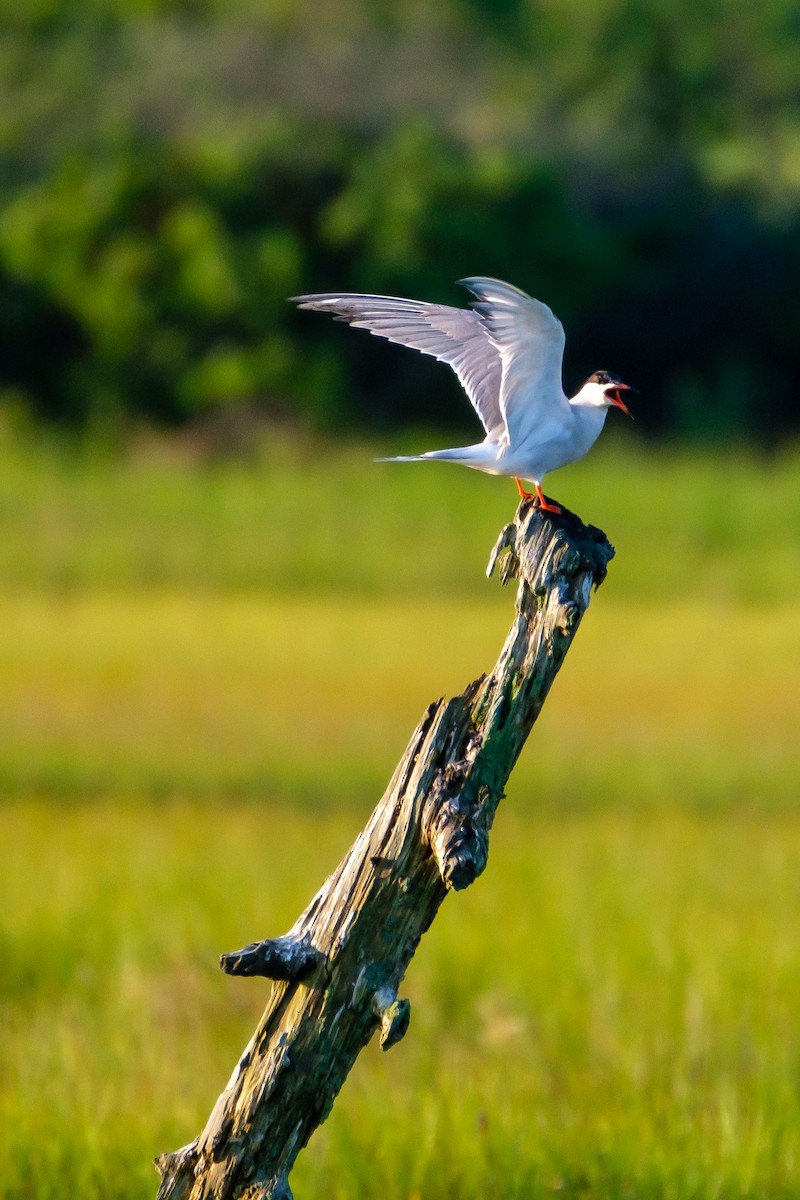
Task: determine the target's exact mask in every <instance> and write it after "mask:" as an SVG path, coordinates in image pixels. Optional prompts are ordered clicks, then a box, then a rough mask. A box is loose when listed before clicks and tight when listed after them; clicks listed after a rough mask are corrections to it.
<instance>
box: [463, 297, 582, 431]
mask: <svg viewBox="0 0 800 1200" xmlns="http://www.w3.org/2000/svg"><path fill="white" fill-rule="evenodd" d="M459 282H460V283H461V284H463V286H464V287H467V288H469V290H470V291H471V292H472V293H473V294H474V295H475V296H477V297H478V300H477V303H473V306H472V308H473V312H475V313H476V314H477V315H478V316H479V317H480V320H481V323H482V325H483V327H484V329H485V330H486V332H487V333H488V335H489V337H490V338H491V340H492V342H493V343H494V345H495V346H496V347H497V351H498V353H499V355H500V359H501V361H502V367H503V374H502V383H501V387H500V411H501V413H502V416H503V420H504V422H505V425H506V429H507V431H508V437H509V441H510V442H511V443H512V444H517V445H519V444H521V443H522V442H523V441H524V440H525V438H526V437H527V436H528V434H529V433H530V432H531V431H532V430H533V429H536V433H537V437H539V438H541V437H542V435H544V434H546V432H547V429H548V427H553V428H554V430H556V431H558V430H560V429H562V428H563V424H564V420H565V417H566V419H568V420H569V418H570V413H571V410H570V407H569V402H568V400H567V398H566V396H565V395H564V392H563V390H562V384H561V367H562V361H563V358H564V340H565V339H564V330H563V327H562V325H561V322H560V321H559V320H558V318H557V317H556V316H555V315H554V314H553V313H552V312H551V310H550V309H549V308H548V307H547V305H546V304H542V302H541V301H540V300H534V299H533V297H532V296H528V295H526V293H525V292H522V291H520V290H519V289H518V288H515V287H512V286H511V285H510V284H508V283H502V282H501V281H500V280H499V279H488V278H485V277H483V276H475V277H473V278H470V279H462V280H460V281H459Z"/></svg>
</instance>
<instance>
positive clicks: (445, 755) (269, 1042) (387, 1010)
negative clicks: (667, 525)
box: [156, 502, 614, 1200]
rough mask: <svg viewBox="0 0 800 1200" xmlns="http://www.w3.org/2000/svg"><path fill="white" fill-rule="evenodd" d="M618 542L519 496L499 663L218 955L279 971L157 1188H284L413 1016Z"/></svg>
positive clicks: (224, 1195) (418, 735) (199, 1197)
mask: <svg viewBox="0 0 800 1200" xmlns="http://www.w3.org/2000/svg"><path fill="white" fill-rule="evenodd" d="M613 553H614V551H613V549H612V548H611V546H610V545H609V543H608V541H607V540H606V537H605V535H604V534H603V533H602V532H601V531H600V530H598V529H595V528H593V527H591V526H585V525H583V524H582V523H581V522H580V520H579V519H578V518H577V517H575V516H574V515H573V514H571V513H568V512H566V511H565V512H564V514H563V515H562V516H553V515H551V514H549V513H541V512H539V511H538V509H536V508H535V507H534V506H533V505H532V504H531V503H530V502H523V504H522V505H521V506H520V508H519V511H518V513H517V516H516V518H515V520H514V522H513V523H511V524H509V525H507V526H506V527H505V529H504V530H503V531H502V533H501V534H500V537H499V539H498V541H497V545H496V546H495V548H494V550H493V552H492V557H491V560H490V562H489V568H488V574H491V573H492V571H493V570H494V568H495V566H496V565H497V564H498V563H499V564H500V574H501V578H502V580H503V583H507V582H508V581H509V580H510V579H511V578H517V579H519V587H518V591H517V601H516V608H515V615H514V621H513V623H512V626H511V629H510V631H509V634H508V637H507V639H506V642H505V645H504V646H503V649H502V651H501V653H500V657H499V659H498V661H497V664H496V666H495V668H494V670H493V671H492V673H491V674H490V675H488V676H482V677H481V678H480V679H478V680H476V681H475V682H474V683H472V684H470V685H469V686H468V687H467V688H466V690H465V691H464V692H463V693H462V695H460V696H456V697H454V698H453V699H451V700H446V701H445V700H439V701H436V702H435V703H433V704H431V705H430V707H429V708H428V710H427V711H426V713H425V714H424V716H423V718H422V720H421V722H420V724H419V726H418V727H417V729H416V731H415V732H414V735H413V736H412V738H411V741H410V743H409V745H408V748H407V750H406V752H405V754H404V755H403V757H402V759H401V761H400V763H399V764H398V766H397V768H396V770H395V773H394V776H393V778H392V780H391V782H390V784H389V787H388V788H387V791H386V793H385V795H384V797H383V799H382V800H381V801H380V802H379V804H378V806H377V808H376V809H375V811H374V812H373V814H372V816H371V817H370V820H369V822H368V824H367V826H366V828H365V829H364V830H363V831H362V832H361V833H360V834H359V836H358V837H357V838H356V840H355V842H354V844H353V846H352V847H351V848H350V850H349V851H348V853H347V854H346V855H345V857H344V858H343V860H342V862H341V863H340V864H339V866H338V868H337V869H336V871H334V873H333V874H332V875H331V876H330V877H329V878H328V879H327V880H326V881H325V883H324V884H323V885H322V888H321V889H320V891H319V892H318V893H317V895H316V896H315V897H314V899H313V900H312V901H311V903H310V904H309V906H308V908H307V909H306V911H305V912H304V913H303V914H302V915H301V916H300V917H299V918H298V920H297V922H296V923H295V925H294V927H293V928H292V929H291V930H290V931H289V933H287V934H285V935H284V936H283V937H278V938H270V939H266V940H265V941H262V942H253V943H251V944H250V945H248V946H246V947H244V949H242V950H239V951H237V952H235V953H232V954H226V955H223V956H222V960H221V965H222V967H223V969H224V970H226V971H227V972H228V973H229V974H233V975H262V976H264V977H266V978H268V979H272V980H273V981H274V986H273V989H272V994H271V996H270V999H269V1003H268V1004H267V1008H266V1011H265V1013H264V1015H263V1017H262V1019H261V1022H260V1024H259V1026H258V1029H257V1030H256V1032H255V1034H254V1035H253V1037H252V1039H251V1041H250V1043H249V1045H248V1046H247V1048H246V1049H245V1051H244V1053H243V1055H242V1057H241V1059H240V1060H239V1063H238V1064H237V1066H236V1068H235V1069H234V1072H233V1075H232V1076H231V1079H230V1081H229V1083H228V1085H227V1087H226V1088H225V1090H224V1091H223V1093H222V1095H221V1096H220V1097H219V1099H218V1100H217V1103H216V1105H215V1106H214V1109H213V1111H212V1113H211V1116H210V1117H209V1119H208V1122H207V1123H206V1127H205V1129H204V1130H203V1131H202V1133H201V1134H200V1135H199V1136H198V1137H197V1138H196V1139H195V1140H194V1141H193V1142H191V1143H190V1144H189V1145H188V1146H185V1147H184V1148H183V1149H182V1150H178V1151H176V1152H174V1153H172V1154H163V1155H161V1156H160V1158H158V1159H157V1160H156V1166H157V1167H158V1169H159V1170H160V1172H161V1174H162V1179H161V1186H160V1188H159V1191H158V1200H184V1198H186V1200H211V1198H212V1197H213V1198H214V1200H291V1191H290V1189H289V1184H288V1175H289V1172H290V1170H291V1168H292V1166H293V1164H294V1161H295V1158H296V1157H297V1154H298V1153H299V1151H300V1150H301V1149H302V1148H303V1146H305V1144H306V1142H307V1141H308V1139H309V1138H310V1136H311V1134H312V1133H313V1131H314V1130H315V1129H316V1128H317V1126H318V1125H319V1124H321V1123H322V1121H324V1120H325V1118H326V1117H327V1115H328V1113H329V1112H330V1110H331V1108H332V1106H333V1102H334V1099H335V1097H336V1095H337V1094H338V1092H339V1089H340V1088H341V1086H342V1084H343V1083H344V1081H345V1079H346V1078H347V1075H348V1073H349V1072H350V1069H351V1067H352V1066H353V1064H354V1062H355V1060H356V1058H357V1056H358V1054H359V1052H360V1051H361V1049H362V1048H363V1047H364V1045H365V1044H366V1043H367V1042H368V1041H369V1039H370V1037H371V1036H372V1035H373V1033H375V1032H376V1031H379V1033H380V1044H381V1046H382V1047H383V1048H384V1049H385V1050H387V1049H389V1047H390V1046H393V1045H394V1044H395V1043H396V1042H398V1041H399V1040H400V1039H401V1038H402V1037H403V1036H404V1034H405V1032H406V1029H407V1028H408V1023H409V1016H410V1006H409V1003H408V1001H407V1000H403V999H398V996H397V989H398V987H399V985H400V982H401V980H402V978H403V976H404V974H405V971H406V968H407V967H408V964H409V962H410V961H411V958H412V956H413V954H414V951H415V950H416V948H417V945H418V943H419V941H420V938H421V937H422V935H423V934H424V933H425V931H426V929H427V928H428V927H429V925H430V924H431V922H432V921H433V918H434V917H435V915H436V912H437V910H438V908H439V905H440V904H441V903H442V901H443V900H444V898H445V896H446V895H447V892H448V890H453V891H459V890H461V889H462V888H465V887H467V886H468V885H469V884H471V883H472V882H473V881H474V880H475V879H476V878H477V876H478V875H480V873H481V872H482V871H483V869H484V868H485V866H486V862H487V858H488V851H489V831H490V829H491V825H492V821H493V819H494V814H495V811H496V809H497V805H498V804H499V802H500V800H501V799H502V797H503V789H504V787H505V784H506V781H507V779H508V776H509V774H510V772H511V769H512V767H513V766H514V763H515V762H516V760H517V758H518V756H519V753H520V751H521V749H522V746H523V745H524V743H525V739H526V738H527V736H528V733H529V732H530V729H531V726H532V725H533V722H534V721H535V720H536V717H537V716H538V714H539V712H540V710H541V707H542V705H543V703H544V700H545V698H546V696H547V693H548V691H549V689H550V685H551V684H552V682H553V679H554V678H555V676H556V674H557V672H558V669H559V667H560V666H561V663H562V661H563V659H564V655H565V654H566V652H567V649H568V648H569V646H570V643H571V641H572V638H573V637H574V635H575V632H576V630H577V628H578V625H579V623H580V620H581V618H582V616H583V614H584V612H585V611H586V608H587V606H588V604H589V599H590V595H591V590H592V587H593V586H597V585H598V584H599V583H601V582H602V580H603V579H604V577H605V573H606V567H607V564H608V562H609V560H610V559H611V557H612V555H613Z"/></svg>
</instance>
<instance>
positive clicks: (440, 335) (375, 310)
mask: <svg viewBox="0 0 800 1200" xmlns="http://www.w3.org/2000/svg"><path fill="white" fill-rule="evenodd" d="M474 282H476V281H475V280H472V281H470V286H471V284H472V283H474ZM511 290H513V289H511ZM519 294H520V295H521V294H522V293H519ZM292 300H293V301H294V302H295V303H296V304H297V305H299V307H300V308H310V309H316V310H317V311H319V312H327V313H330V314H331V315H332V316H333V318H334V320H336V321H347V322H348V323H349V324H350V325H353V326H355V328H356V329H368V330H369V331H370V332H371V333H374V334H375V336H376V337H381V338H386V340H387V341H389V342H397V343H399V344H400V345H401V346H410V347H411V349H412V350H419V351H421V353H422V354H429V355H431V357H433V358H437V359H438V360H439V362H444V363H448V365H449V366H451V367H452V368H453V370H454V371H455V373H456V375H457V376H458V378H459V381H460V383H461V386H462V387H463V388H464V390H465V392H466V393H467V395H468V396H469V399H470V401H471V402H472V405H473V407H474V409H475V411H476V412H477V414H478V416H479V417H480V419H481V422H482V423H483V427H484V429H485V430H486V434H487V437H489V438H492V439H495V440H496V439H498V438H500V437H501V436H503V435H504V434H505V432H506V422H505V419H504V416H503V412H502V410H501V401H500V391H501V382H502V376H503V362H502V357H501V354H502V350H501V347H500V344H499V343H498V342H497V341H496V340H495V338H494V335H491V336H490V334H491V331H490V329H489V326H488V325H487V323H486V320H485V318H484V317H483V316H482V315H481V314H479V312H478V311H477V308H478V307H479V306H476V309H467V308H450V307H449V306H448V305H446V304H426V303H425V302H424V301H422V300H401V299H399V298H397V297H395V296H370V295H360V294H358V293H352V292H318V293H315V294H312V295H308V296H293V297H292ZM534 303H535V302H534ZM542 307H544V306H543V305H542ZM546 311H548V312H549V309H547V310H546ZM553 319H555V318H553Z"/></svg>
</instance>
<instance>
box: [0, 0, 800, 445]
mask: <svg viewBox="0 0 800 1200" xmlns="http://www.w3.org/2000/svg"><path fill="white" fill-rule="evenodd" d="M3 26H4V38H3V39H2V41H1V42H0V110H2V111H3V113H4V114H5V115H4V117H3V120H2V122H0V178H2V181H3V189H2V193H1V194H0V387H1V388H2V389H3V393H4V395H5V396H6V398H7V400H9V401H10V402H11V403H15V404H17V405H19V406H23V407H24V408H25V409H27V410H29V411H31V412H32V413H34V414H36V415H37V416H39V417H42V418H46V419H48V420H52V421H57V422H62V423H70V424H73V425H92V424H100V425H102V424H103V423H105V422H119V421H120V420H121V419H122V420H123V421H124V420H127V419H132V420H138V419H145V420H148V421H154V422H156V423H162V424H174V423H179V422H184V421H186V420H189V419H192V418H194V417H196V416H199V415H202V414H204V413H208V412H209V411H216V410H220V409H223V410H224V409H228V408H235V407H238V406H247V407H256V408H258V409H261V410H263V411H264V412H265V413H267V414H269V413H274V414H276V415H279V416H282V417H283V416H286V415H290V416H293V417H295V416H296V417H297V418H299V419H300V420H302V421H307V422H310V423H312V424H315V425H318V426H322V427H333V426H340V425H345V426H346V425H347V424H348V423H352V422H356V421H357V422H359V423H364V422H366V423H367V424H373V425H376V426H377V425H386V424H389V423H392V422H396V421H409V420H418V421H430V420H431V419H434V420H439V421H440V422H441V423H442V424H448V423H452V422H453V421H458V420H459V419H461V418H462V417H463V405H462V402H461V400H460V399H459V397H458V394H457V388H456V385H455V384H454V383H452V381H451V380H450V379H449V378H447V373H446V372H443V371H442V370H441V369H440V368H437V366H436V365H435V364H431V363H427V362H425V361H424V360H420V359H418V358H416V356H412V355H408V354H407V353H404V352H402V351H397V350H393V349H392V348H387V347H386V346H384V345H382V344H381V343H378V342H377V341H376V340H375V339H370V338H368V337H367V336H366V335H363V336H356V335H352V334H351V335H349V336H346V337H345V336H342V334H341V331H340V330H337V329H336V328H335V327H331V326H329V325H328V324H326V323H324V322H321V321H315V320H313V318H309V317H308V316H307V315H302V316H301V315H299V314H296V313H294V312H293V311H292V310H291V308H290V307H289V306H288V305H287V304H286V301H285V297H286V296H287V295H290V294H292V293H297V292H302V291H308V290H329V289H331V288H336V287H342V288H348V289H352V290H365V291H366V290H379V291H387V292H391V293H395V294H400V295H411V296H419V297H424V298H429V299H437V300H442V301H448V302H453V303H460V302H463V301H464V300H465V299H466V297H465V296H463V295H459V292H458V289H456V288H455V287H453V285H452V281H453V280H455V279H457V278H459V277H461V276H464V275H467V274H476V273H482V274H493V275H498V276H500V277H503V278H507V279H509V280H511V281H513V282H515V283H517V284H519V285H520V286H521V287H523V288H525V289H526V290H529V291H531V292H532V293H533V294H535V295H537V296H539V297H540V298H542V299H544V300H545V301H546V302H548V303H549V304H551V306H552V307H553V308H554V309H555V310H556V311H557V312H558V314H559V316H561V318H562V320H563V321H564V323H565V326H566V327H567V333H568V359H567V363H566V383H567V386H568V387H570V386H572V385H574V384H577V383H578V382H579V381H580V380H581V379H582V378H583V377H584V376H585V375H587V374H588V373H589V372H590V371H591V370H594V369H596V368H597V367H598V366H604V367H606V368H608V369H612V370H615V371H618V372H619V373H620V374H622V375H623V376H624V377H625V378H626V379H627V380H630V382H631V383H634V384H635V385H636V386H637V387H638V388H639V389H640V391H641V394H642V395H641V399H640V401H639V403H638V409H639V413H640V416H641V418H642V419H643V421H644V423H645V425H646V426H649V428H651V429H652V430H654V431H663V432H669V433H679V434H698V435H703V434H710V435H714V436H719V435H731V436H736V435H739V434H755V435H758V436H760V437H762V438H764V439H765V440H770V439H773V438H775V437H777V436H779V435H781V434H783V433H785V432H787V431H792V430H796V429H797V427H798V419H797V405H796V403H795V400H794V390H795V382H794V380H795V375H796V359H797V354H796V348H795V347H796V342H797V335H798V331H800V299H798V288H797V286H796V280H797V277H798V267H799V266H800V261H799V260H800V239H799V238H798V233H799V232H800V220H799V219H798V207H797V201H798V197H800V115H798V99H800V21H799V20H798V18H797V16H796V13H795V12H794V10H793V6H792V5H790V4H789V3H775V4H773V5H771V6H769V9H768V11H767V10H766V9H764V8H761V9H759V8H758V7H757V6H744V5H738V4H734V3H730V2H726V3H723V0H715V2H712V0H702V2H699V3H697V2H696V3H692V4H689V3H688V0H684V2H679V3H676V4H674V5H671V6H669V9H668V10H667V9H665V7H664V5H663V4H660V3H655V0H650V2H645V0H598V2H597V3H595V4H591V5H586V4H583V3H581V4H578V3H577V0H575V2H574V3H569V2H568V0H564V2H563V3H562V4H560V5H557V6H556V5H550V4H544V3H541V2H540V0H494V2H492V3H490V2H489V0H443V3H441V4H439V5H436V6H419V5H415V4H412V3H411V2H410V0H407V2H406V0H371V2H370V3H369V4H368V3H367V0H327V2H326V4H325V5H322V6H312V5H310V4H309V5H306V4H303V3H301V4H297V5H292V6H287V5H285V4H280V3H277V0H275V2H274V3H268V2H265V3H263V4H254V3H253V4H251V3H250V2H249V0H234V2H229V3H227V4H222V3H213V2H211V0H207V2H205V3H204V2H202V0H196V2H192V0H183V2H181V3H178V2H173V3H167V2H166V0H151V2H150V3H147V4H145V3H137V2H136V0H93V3H91V4H88V5H85V6H81V8H80V10H73V11H71V12H68V11H67V10H66V9H65V7H64V6H63V5H61V4H60V3H57V2H56V0H31V2H30V3H28V4H26V5H25V6H23V8H22V11H20V12H14V14H13V15H12V14H11V12H10V11H8V12H7V13H6V14H5V16H4V17H3Z"/></svg>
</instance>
